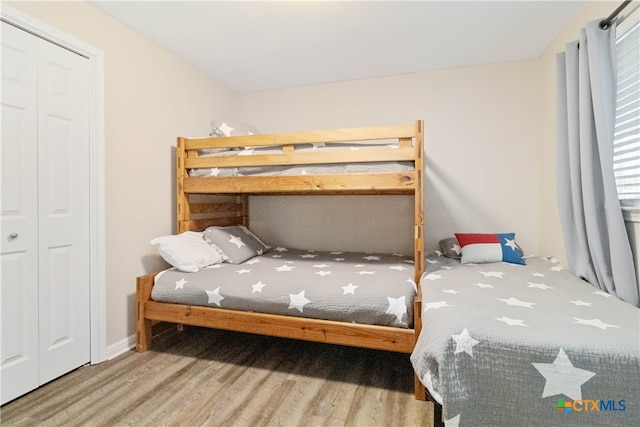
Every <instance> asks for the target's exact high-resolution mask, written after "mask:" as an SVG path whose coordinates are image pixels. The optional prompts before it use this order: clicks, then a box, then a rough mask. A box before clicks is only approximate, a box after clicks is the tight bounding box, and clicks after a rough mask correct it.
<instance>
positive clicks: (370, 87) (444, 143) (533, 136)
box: [6, 2, 611, 345]
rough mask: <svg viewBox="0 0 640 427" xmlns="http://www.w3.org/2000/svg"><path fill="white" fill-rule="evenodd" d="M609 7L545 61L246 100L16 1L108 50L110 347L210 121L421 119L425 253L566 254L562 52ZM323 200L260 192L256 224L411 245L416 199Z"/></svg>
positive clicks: (170, 59) (90, 14)
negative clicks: (497, 239) (453, 245)
mask: <svg viewBox="0 0 640 427" xmlns="http://www.w3.org/2000/svg"><path fill="white" fill-rule="evenodd" d="M600 3H601V4H592V3H590V4H588V5H587V6H586V7H585V9H584V10H583V11H582V12H581V13H580V14H579V15H578V16H577V17H576V19H575V20H574V22H573V23H572V24H571V25H569V26H568V27H567V29H566V30H565V31H564V32H563V34H562V35H561V36H560V37H558V40H557V41H556V42H554V44H553V45H552V46H550V47H549V49H548V50H547V51H546V52H545V54H544V55H543V56H542V57H541V58H540V59H539V60H531V61H518V62H509V63H501V64H492V65H485V66H477V67H469V68H460V69H453V70H443V71H432V72H425V73H416V74H411V75H404V76H395V77H387V78H378V79H368V80H359V81H350V82H343V83H336V84H329V85H318V86H310V87H299V88H293V89H286V90H274V91H265V92H255V93H250V94H242V95H238V94H235V93H233V92H231V91H229V90H228V89H226V88H224V87H222V86H221V85H220V84H218V83H217V82H215V81H212V80H211V79H210V78H208V77H206V76H205V75H203V74H202V73H200V72H198V71H196V70H194V69H193V68H191V67H190V66H189V65H187V64H186V63H184V62H183V61H181V60H179V59H177V58H176V57H175V56H172V55H170V54H169V53H168V52H166V51H164V50H162V49H160V48H159V47H158V46H156V45H154V44H153V43H151V42H149V41H148V40H146V39H144V38H143V37H142V36H140V35H138V34H137V33H135V32H133V31H131V30H129V29H128V28H127V27H125V26H124V25H122V24H120V23H118V22H116V21H115V20H113V19H111V18H110V17H108V16H107V15H105V14H104V13H102V12H101V11H99V10H98V9H97V8H95V7H93V6H92V5H90V4H88V3H85V2H7V3H6V4H9V5H11V6H13V7H14V8H16V9H18V10H20V11H22V12H24V13H27V14H29V15H31V16H32V17H34V18H35V19H38V20H41V21H43V22H45V23H47V24H49V25H51V26H53V27H55V28H57V29H59V30H61V31H63V32H65V33H67V34H70V35H72V36H74V37H76V38H78V39H80V40H82V41H84V42H86V43H88V44H91V45H93V46H94V47H96V48H98V49H101V50H102V51H103V52H104V54H105V115H106V123H105V125H106V143H105V148H106V226H107V230H106V233H107V248H106V254H107V278H106V279H107V280H106V285H107V345H113V344H115V343H118V342H121V341H122V340H124V339H126V338H127V337H128V336H131V335H132V334H133V333H134V331H135V329H134V312H135V309H134V293H135V291H134V279H135V277H136V276H138V275H140V274H143V273H147V272H152V271H155V270H157V269H159V268H162V267H163V266H164V264H163V263H162V261H161V260H160V259H159V257H158V256H157V255H156V252H155V250H154V248H153V247H151V245H149V243H148V242H149V240H150V239H151V238H153V237H155V236H158V235H163V234H168V233H171V232H174V231H175V229H174V219H175V216H174V213H173V209H174V207H173V203H174V198H173V192H174V189H175V186H174V183H173V172H172V171H173V147H174V144H175V136H177V135H184V136H202V135H205V134H207V133H208V132H209V120H212V119H213V120H218V121H219V120H227V119H229V118H231V117H236V116H237V117H238V118H240V119H241V120H243V121H245V122H248V123H250V124H252V125H254V126H255V127H257V128H258V129H259V130H260V131H262V132H278V131H293V130H303V129H320V128H335V127H350V126H369V125H379V124H401V123H407V122H412V121H413V120H415V119H424V120H425V129H426V141H425V146H426V155H427V157H426V159H427V164H426V178H427V179H426V181H425V182H426V184H425V185H426V188H425V193H426V197H425V198H426V205H425V214H426V240H427V248H428V249H433V248H434V247H435V244H436V243H437V241H438V240H439V239H441V238H444V237H448V236H450V235H452V234H453V233H454V232H456V231H500V232H506V231H514V232H516V233H517V236H518V241H519V243H520V244H521V245H522V246H523V247H524V248H525V250H526V252H527V253H538V254H542V255H556V256H558V257H560V258H562V257H563V256H564V254H563V251H564V246H563V243H562V237H561V233H560V229H559V223H558V218H557V208H556V202H555V171H554V167H555V163H554V159H555V130H554V129H555V113H554V111H555V52H556V51H559V50H561V46H562V44H563V43H564V41H568V40H572V39H574V38H576V37H577V31H578V27H579V26H581V25H583V24H584V22H586V21H587V20H588V19H590V18H592V17H595V16H604V15H606V14H608V13H609V12H610V11H611V2H600ZM607 3H608V4H607ZM424 54H428V52H425V53H424ZM143 155H144V160H140V159H141V158H142V156H143ZM322 200H323V202H322V203H317V198H316V199H313V200H312V201H313V203H312V201H311V200H309V199H308V198H304V197H290V198H284V199H283V200H277V199H272V198H267V197H256V198H253V199H252V211H251V215H252V227H254V228H255V229H256V231H257V232H258V234H261V235H263V237H264V238H265V239H266V240H268V241H269V242H270V243H274V244H287V245H295V246H306V247H316V248H318V249H323V248H341V249H365V250H367V249H369V250H392V251H403V252H411V250H412V236H411V231H412V227H411V222H412V218H413V217H412V215H413V212H412V201H411V199H410V198H408V197H404V196H393V197H388V198H382V201H381V200H379V198H377V197H362V198H338V197H325V198H323V199H322ZM326 222H329V223H330V224H331V226H332V227H330V228H327V227H326V224H325V223H326ZM328 230H331V231H330V232H328Z"/></svg>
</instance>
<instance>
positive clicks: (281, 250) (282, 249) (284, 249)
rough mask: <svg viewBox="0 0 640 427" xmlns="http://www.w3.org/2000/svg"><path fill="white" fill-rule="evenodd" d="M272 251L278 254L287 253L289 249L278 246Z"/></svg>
mask: <svg viewBox="0 0 640 427" xmlns="http://www.w3.org/2000/svg"><path fill="white" fill-rule="evenodd" d="M274 251H278V252H288V251H289V249H287V248H283V247H280V246H278V247H277V248H275V249H274Z"/></svg>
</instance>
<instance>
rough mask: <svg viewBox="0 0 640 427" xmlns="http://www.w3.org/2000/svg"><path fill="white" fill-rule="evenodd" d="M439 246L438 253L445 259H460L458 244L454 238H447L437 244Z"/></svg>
mask: <svg viewBox="0 0 640 427" xmlns="http://www.w3.org/2000/svg"><path fill="white" fill-rule="evenodd" d="M438 244H439V245H440V251H441V252H442V255H444V256H446V257H447V258H455V259H460V257H462V253H461V250H460V249H461V248H460V244H459V243H458V239H456V238H455V237H447V238H446V239H442V240H440V242H439V243H438Z"/></svg>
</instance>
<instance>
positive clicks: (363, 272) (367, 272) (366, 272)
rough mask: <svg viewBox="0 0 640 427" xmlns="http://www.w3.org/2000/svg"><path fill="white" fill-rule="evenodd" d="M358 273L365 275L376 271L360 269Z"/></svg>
mask: <svg viewBox="0 0 640 427" xmlns="http://www.w3.org/2000/svg"><path fill="white" fill-rule="evenodd" d="M358 274H359V275H361V276H364V275H365V274H376V272H375V271H364V270H363V271H358Z"/></svg>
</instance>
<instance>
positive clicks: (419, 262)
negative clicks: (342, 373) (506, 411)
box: [413, 120, 427, 400]
mask: <svg viewBox="0 0 640 427" xmlns="http://www.w3.org/2000/svg"><path fill="white" fill-rule="evenodd" d="M415 146H416V161H415V171H416V187H415V193H414V201H415V236H414V237H415V248H414V257H413V259H414V262H415V281H416V287H417V294H416V298H415V300H414V304H413V306H414V307H413V327H414V331H415V339H416V341H417V340H418V336H420V331H421V330H422V289H421V288H420V278H421V276H422V273H423V272H424V191H423V186H422V182H423V177H424V122H423V121H422V120H418V121H416V141H415ZM413 381H414V395H415V398H416V399H418V400H427V394H426V389H425V387H424V385H423V384H422V383H421V382H420V379H419V378H418V375H417V374H416V373H414V374H413Z"/></svg>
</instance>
